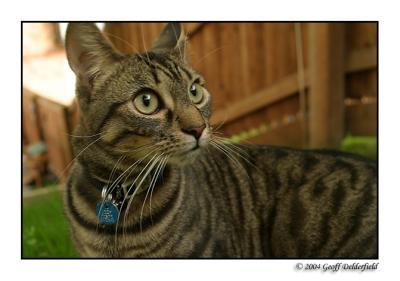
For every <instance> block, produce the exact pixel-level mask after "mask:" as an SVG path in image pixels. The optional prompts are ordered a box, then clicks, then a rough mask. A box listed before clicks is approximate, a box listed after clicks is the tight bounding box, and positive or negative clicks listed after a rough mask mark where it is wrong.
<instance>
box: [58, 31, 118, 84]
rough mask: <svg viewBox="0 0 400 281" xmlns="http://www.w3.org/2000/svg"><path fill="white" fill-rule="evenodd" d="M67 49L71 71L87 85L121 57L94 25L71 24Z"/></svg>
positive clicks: (67, 36) (67, 37)
mask: <svg viewBox="0 0 400 281" xmlns="http://www.w3.org/2000/svg"><path fill="white" fill-rule="evenodd" d="M65 48H66V51H67V58H68V63H69V65H70V67H71V69H72V70H73V71H74V72H75V74H76V76H77V77H78V79H79V81H80V82H81V83H82V82H83V83H85V84H86V83H87V85H91V81H92V79H94V78H95V77H97V76H99V75H101V74H102V72H104V71H105V69H106V68H107V66H108V65H110V64H112V63H114V62H116V61H117V60H118V59H119V57H120V56H121V55H120V54H119V53H117V51H115V50H114V48H113V47H112V45H111V43H109V41H108V40H107V39H106V38H105V37H104V36H103V35H102V34H101V32H100V30H99V29H98V28H97V26H96V25H95V24H93V23H70V24H69V25H68V28H67V33H66V38H65Z"/></svg>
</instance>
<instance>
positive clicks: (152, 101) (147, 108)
mask: <svg viewBox="0 0 400 281" xmlns="http://www.w3.org/2000/svg"><path fill="white" fill-rule="evenodd" d="M133 104H134V105H135V107H136V109H137V110H138V111H139V112H140V113H143V114H153V113H155V112H157V111H158V109H159V104H160V102H159V100H158V97H157V95H155V94H154V93H143V94H139V95H137V96H136V97H135V99H134V100H133Z"/></svg>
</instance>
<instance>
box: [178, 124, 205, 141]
mask: <svg viewBox="0 0 400 281" xmlns="http://www.w3.org/2000/svg"><path fill="white" fill-rule="evenodd" d="M205 128H206V125H205V124H203V125H201V126H199V127H190V128H185V129H182V132H184V133H186V134H189V135H192V136H194V137H195V138H196V140H198V139H199V138H200V137H201V134H202V133H203V131H204V129H205Z"/></svg>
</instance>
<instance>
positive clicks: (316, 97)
mask: <svg viewBox="0 0 400 281" xmlns="http://www.w3.org/2000/svg"><path fill="white" fill-rule="evenodd" d="M344 27H345V26H344V24H337V23H334V24H331V23H329V24H327V23H326V24H315V23H311V24H309V72H310V73H309V74H310V89H309V95H308V97H309V99H308V102H309V134H310V135H309V140H310V146H311V147H317V148H321V147H333V148H335V147H338V146H339V145H340V141H341V139H342V138H343V135H344V103H343V100H344V96H345V74H344V68H345V44H344V43H345V41H344V39H345V33H344V31H345V29H344Z"/></svg>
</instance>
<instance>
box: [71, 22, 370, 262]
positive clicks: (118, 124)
mask: <svg viewBox="0 0 400 281" xmlns="http://www.w3.org/2000/svg"><path fill="white" fill-rule="evenodd" d="M88 36H89V37H91V38H90V40H89V39H88V38H87V37H88ZM171 36H172V38H171ZM83 37H85V38H86V39H85V40H86V41H90V42H91V44H89V45H87V46H86V45H85V42H83V43H81V45H79V42H77V41H79V38H83ZM85 40H84V41H85ZM66 41H67V42H66V43H67V53H68V54H69V55H68V57H69V62H70V64H71V67H72V69H73V70H74V71H75V73H76V75H77V95H78V98H79V103H80V109H81V117H80V122H79V125H78V127H77V129H76V133H75V135H77V136H81V137H76V138H73V139H72V144H73V148H74V152H75V154H76V159H75V162H74V164H73V167H72V169H71V171H70V175H69V178H68V183H67V188H66V193H65V213H66V216H67V218H68V220H69V222H70V226H71V235H72V237H73V239H74V241H75V244H76V247H77V249H78V250H79V252H80V253H81V256H82V257H143V258H146V257H155V258H202V257H217V258H218V257H220V258H243V257H245V258H256V257H259V258H261V257H263V258H284V257H292V258H310V257H312V258H316V257H329V258H376V257H377V222H376V219H377V217H376V214H377V210H376V208H377V186H376V185H377V184H376V166H375V164H374V163H373V162H370V161H368V160H365V159H362V158H360V157H357V156H353V155H350V154H344V153H337V152H329V151H302V150H294V149H289V148H280V147H271V146H256V145H241V146H234V145H229V144H224V145H222V144H221V143H219V144H217V145H211V144H213V143H214V144H215V140H214V139H213V138H214V136H213V134H212V128H211V127H210V125H209V123H208V120H209V117H210V114H211V107H210V101H211V96H210V94H209V93H208V92H207V90H206V89H205V88H204V86H203V78H202V77H201V76H200V75H199V74H198V73H196V72H195V71H194V70H193V69H191V68H190V67H189V66H188V64H187V62H186V60H185V58H184V44H185V43H184V36H183V35H182V32H181V28H180V27H179V25H176V24H175V25H174V24H172V25H168V26H167V27H166V29H165V30H164V31H163V33H162V34H161V35H160V38H159V39H158V41H157V42H156V43H155V45H154V47H153V48H152V49H151V50H149V52H147V53H146V54H136V55H121V54H118V53H112V54H104V52H111V50H112V48H111V47H110V45H109V43H107V42H106V40H105V39H104V38H103V37H102V36H101V34H100V32H99V31H98V30H97V29H95V27H94V26H93V25H90V24H74V25H72V26H70V27H69V30H68V33H67V40H66ZM93 42H94V43H93ZM97 45H99V46H97ZM86 48H89V49H90V52H89V51H88V50H86ZM112 52H115V51H112ZM87 54H90V55H87ZM101 58H102V59H101ZM93 73H95V75H94V74H93ZM192 83H198V85H199V91H202V93H203V95H204V99H203V101H202V102H201V103H199V104H196V105H194V104H193V103H192V102H191V101H190V100H189V98H188V95H187V92H188V88H189V86H190V85H191V84H192ZM143 89H144V90H148V89H152V91H153V90H154V91H155V92H157V94H158V95H159V99H160V100H161V101H162V107H161V109H160V110H159V111H158V112H157V113H155V114H153V115H148V116H144V115H141V114H139V113H138V112H137V111H135V109H134V108H133V107H132V96H134V95H135V93H137V92H140V91H143ZM200 125H204V126H205V129H204V131H203V133H202V135H201V137H200V138H199V139H198V140H197V144H196V145H197V146H196V147H194V148H192V145H193V143H195V142H196V141H195V139H194V138H193V137H192V136H188V134H187V133H184V132H187V131H188V130H184V129H185V128H192V127H196V128H197V127H198V126H200ZM149 144H150V146H149ZM226 153H228V155H226ZM151 159H152V161H150V160H151ZM140 160H142V161H141V162H140ZM137 161H139V163H137ZM134 163H137V165H134V168H133V169H132V168H131V167H132V164H134ZM162 164H165V165H166V166H165V169H164V170H162V169H161V168H162V167H164V165H162ZM149 170H152V171H156V172H157V171H159V172H160V173H159V174H160V175H162V177H161V178H160V179H159V180H157V181H155V186H154V189H149V190H148V191H150V190H151V193H150V192H141V193H139V194H137V196H135V197H134V198H133V199H132V201H131V204H130V207H129V208H127V207H126V205H125V207H124V208H122V210H121V218H126V220H123V219H121V220H120V221H119V223H118V224H116V225H112V226H103V225H99V224H98V220H97V218H96V215H95V209H96V203H97V202H99V201H100V200H102V199H101V194H100V193H101V192H100V190H99V188H98V186H96V182H98V183H103V182H104V184H107V185H109V186H110V185H112V183H115V182H117V181H118V178H121V179H123V180H124V181H125V180H126V181H127V182H132V181H134V180H135V179H137V178H138V177H140V175H141V172H146V171H149ZM161 171H162V172H161Z"/></svg>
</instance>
